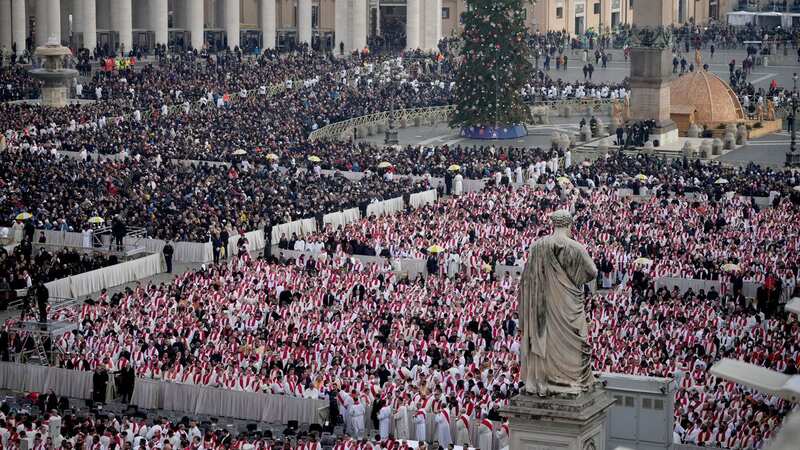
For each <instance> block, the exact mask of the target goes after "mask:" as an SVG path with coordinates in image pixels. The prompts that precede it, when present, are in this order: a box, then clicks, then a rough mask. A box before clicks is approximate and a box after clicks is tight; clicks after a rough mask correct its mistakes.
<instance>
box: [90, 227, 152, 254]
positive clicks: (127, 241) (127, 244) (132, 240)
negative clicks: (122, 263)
mask: <svg viewBox="0 0 800 450" xmlns="http://www.w3.org/2000/svg"><path fill="white" fill-rule="evenodd" d="M146 236H147V230H145V229H144V228H142V227H127V229H126V233H125V237H124V238H123V240H122V246H121V247H118V246H117V243H116V239H114V235H113V234H112V231H111V226H110V225H103V226H100V227H98V228H95V229H94V230H93V231H92V238H93V239H94V247H95V249H96V250H100V251H102V252H103V253H106V254H109V255H116V256H117V257H118V258H119V259H120V260H125V259H130V258H132V257H134V256H136V255H139V254H141V253H144V252H145V250H146V249H145V246H144V242H143V240H144V239H145V237H146Z"/></svg>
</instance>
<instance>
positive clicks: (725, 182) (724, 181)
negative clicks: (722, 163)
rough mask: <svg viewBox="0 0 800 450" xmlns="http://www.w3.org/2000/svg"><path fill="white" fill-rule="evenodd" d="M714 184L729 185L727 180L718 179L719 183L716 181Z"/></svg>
mask: <svg viewBox="0 0 800 450" xmlns="http://www.w3.org/2000/svg"><path fill="white" fill-rule="evenodd" d="M714 184H728V180H726V179H725V178H717V181H715V182H714Z"/></svg>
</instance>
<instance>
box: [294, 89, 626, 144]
mask: <svg viewBox="0 0 800 450" xmlns="http://www.w3.org/2000/svg"><path fill="white" fill-rule="evenodd" d="M618 102H621V100H619V99H595V98H582V99H569V100H548V101H540V102H533V103H531V104H530V108H531V111H532V112H534V111H535V110H536V109H538V108H543V107H544V108H547V109H548V110H549V111H556V110H558V108H559V107H562V106H572V107H585V108H591V109H592V110H593V111H599V110H600V109H601V108H602V107H604V106H607V105H612V104H614V103H618ZM453 110H455V105H447V106H431V107H426V108H409V109H400V110H396V111H394V112H391V111H382V112H379V113H374V114H368V115H366V116H361V117H354V118H352V119H348V120H343V121H341V122H336V123H332V124H330V125H326V126H324V127H322V128H320V129H318V130H315V131H313V132H311V134H310V135H309V136H308V140H309V141H311V142H315V141H322V140H341V139H342V137H343V136H345V135H346V134H351V133H352V132H353V129H358V128H359V127H363V126H369V125H377V124H386V123H388V120H389V117H392V118H393V119H394V120H395V121H396V122H399V123H407V124H409V123H410V124H413V123H415V122H417V121H418V122H419V123H424V124H437V123H445V122H448V121H449V120H450V115H451V114H452V112H453Z"/></svg>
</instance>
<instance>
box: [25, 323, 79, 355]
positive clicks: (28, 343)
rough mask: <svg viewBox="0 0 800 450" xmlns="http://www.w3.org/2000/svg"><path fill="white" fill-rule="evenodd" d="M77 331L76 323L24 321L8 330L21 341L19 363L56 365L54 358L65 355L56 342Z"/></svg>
mask: <svg viewBox="0 0 800 450" xmlns="http://www.w3.org/2000/svg"><path fill="white" fill-rule="evenodd" d="M77 329H78V324H77V323H76V322H62V321H48V322H38V321H35V320H25V321H21V322H17V323H16V324H14V326H12V327H10V328H9V331H10V332H12V333H16V334H17V336H19V338H20V339H21V341H22V352H21V353H20V361H19V362H20V363H27V364H39V365H42V366H52V365H56V357H57V356H58V355H61V354H64V353H66V351H65V350H66V349H64V348H62V347H61V346H60V345H59V343H58V340H59V338H60V337H61V336H63V335H64V334H66V333H70V332H72V331H73V330H77Z"/></svg>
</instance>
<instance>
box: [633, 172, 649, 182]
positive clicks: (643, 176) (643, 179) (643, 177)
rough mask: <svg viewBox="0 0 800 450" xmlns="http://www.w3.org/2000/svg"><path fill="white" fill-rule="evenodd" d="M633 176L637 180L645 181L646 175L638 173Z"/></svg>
mask: <svg viewBox="0 0 800 450" xmlns="http://www.w3.org/2000/svg"><path fill="white" fill-rule="evenodd" d="M635 178H636V179H637V180H639V181H647V175H645V174H643V173H640V174H639V175H636V177H635Z"/></svg>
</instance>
